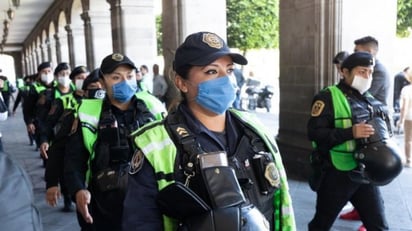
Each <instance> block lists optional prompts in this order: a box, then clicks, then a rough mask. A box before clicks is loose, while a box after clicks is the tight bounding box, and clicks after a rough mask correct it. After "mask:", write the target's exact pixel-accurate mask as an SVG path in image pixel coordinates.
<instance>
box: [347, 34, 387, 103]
mask: <svg viewBox="0 0 412 231" xmlns="http://www.w3.org/2000/svg"><path fill="white" fill-rule="evenodd" d="M354 43H355V49H354V50H355V52H356V51H363V52H368V53H369V54H371V55H372V56H373V58H374V59H375V66H374V68H373V73H372V85H371V87H370V88H369V90H368V91H369V93H371V94H372V96H373V97H374V98H375V99H377V100H379V101H381V102H382V103H383V104H385V105H388V96H389V88H390V86H391V82H390V81H391V77H390V75H389V72H388V70H387V69H386V67H385V66H384V65H383V64H382V63H381V62H380V61H379V59H378V58H377V55H378V52H379V43H378V40H376V38H374V37H372V36H365V37H362V38H359V39H357V40H355V42H354Z"/></svg>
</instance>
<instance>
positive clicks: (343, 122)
mask: <svg viewBox="0 0 412 231" xmlns="http://www.w3.org/2000/svg"><path fill="white" fill-rule="evenodd" d="M328 89H329V90H330V92H331V95H332V103H333V112H334V115H335V127H336V128H350V127H352V110H351V108H350V105H349V102H348V100H347V99H346V97H345V95H344V94H343V92H342V91H341V90H340V89H339V88H338V87H337V86H331V87H328ZM355 148H356V142H355V140H348V141H345V142H343V143H341V144H338V145H336V146H334V147H333V148H332V149H331V150H330V154H331V161H332V164H333V166H335V168H336V169H338V170H341V171H350V170H352V169H354V168H356V167H357V165H358V164H357V162H356V160H355V159H354V157H353V152H354V151H355Z"/></svg>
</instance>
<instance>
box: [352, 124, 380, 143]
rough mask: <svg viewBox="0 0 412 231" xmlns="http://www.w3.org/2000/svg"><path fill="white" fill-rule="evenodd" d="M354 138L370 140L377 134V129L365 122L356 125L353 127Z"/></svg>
mask: <svg viewBox="0 0 412 231" xmlns="http://www.w3.org/2000/svg"><path fill="white" fill-rule="evenodd" d="M352 133H353V138H355V139H359V138H368V137H369V136H371V135H373V134H374V133H375V129H374V128H373V126H372V125H370V124H367V123H365V122H362V123H359V124H355V125H353V127H352Z"/></svg>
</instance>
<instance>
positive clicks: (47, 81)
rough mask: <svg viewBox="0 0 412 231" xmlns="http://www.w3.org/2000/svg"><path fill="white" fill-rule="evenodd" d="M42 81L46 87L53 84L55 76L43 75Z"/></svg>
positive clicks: (50, 74)
mask: <svg viewBox="0 0 412 231" xmlns="http://www.w3.org/2000/svg"><path fill="white" fill-rule="evenodd" d="M40 79H41V81H42V82H43V83H45V84H46V85H49V84H50V83H51V82H53V79H54V77H53V74H52V73H49V74H42V75H41V76H40Z"/></svg>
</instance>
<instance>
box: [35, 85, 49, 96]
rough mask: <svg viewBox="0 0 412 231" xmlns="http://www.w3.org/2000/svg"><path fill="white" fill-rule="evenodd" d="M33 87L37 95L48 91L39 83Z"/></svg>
mask: <svg viewBox="0 0 412 231" xmlns="http://www.w3.org/2000/svg"><path fill="white" fill-rule="evenodd" d="M33 87H34V90H35V91H36V92H37V94H40V92H42V91H44V90H46V87H45V86H44V85H42V84H39V83H33Z"/></svg>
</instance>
